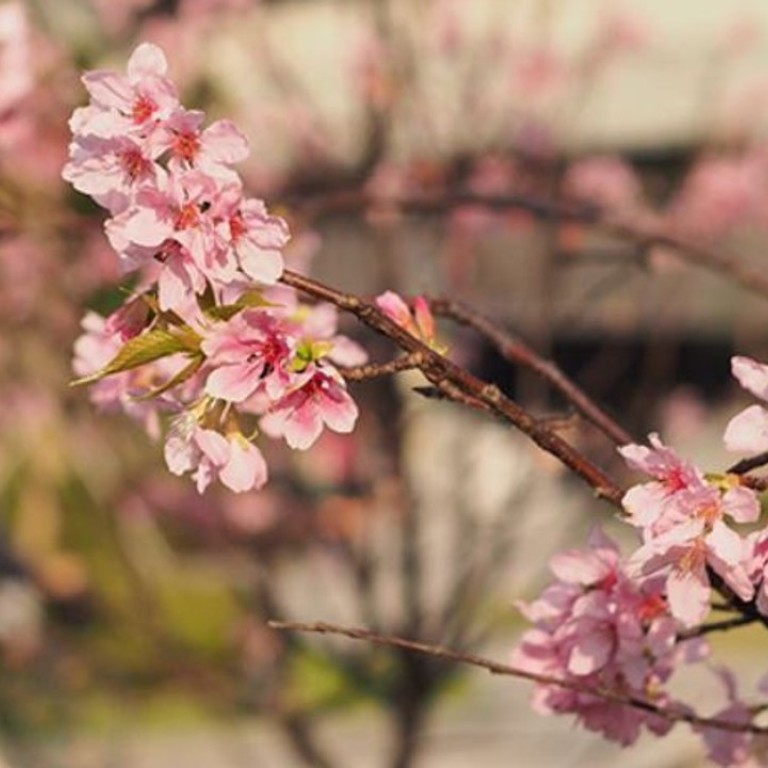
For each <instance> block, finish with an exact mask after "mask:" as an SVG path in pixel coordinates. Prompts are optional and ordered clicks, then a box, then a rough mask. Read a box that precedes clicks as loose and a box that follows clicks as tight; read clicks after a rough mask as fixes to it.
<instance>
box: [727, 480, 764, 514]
mask: <svg viewBox="0 0 768 768" xmlns="http://www.w3.org/2000/svg"><path fill="white" fill-rule="evenodd" d="M723 511H724V512H725V513H726V514H728V515H730V516H731V517H732V518H733V519H734V520H735V521H736V522H737V523H754V522H755V521H756V520H757V519H758V518H759V517H760V501H759V499H758V498H757V494H756V493H755V492H754V491H753V490H752V489H751V488H745V487H744V486H739V487H738V488H731V489H730V490H728V491H726V492H725V494H724V496H723Z"/></svg>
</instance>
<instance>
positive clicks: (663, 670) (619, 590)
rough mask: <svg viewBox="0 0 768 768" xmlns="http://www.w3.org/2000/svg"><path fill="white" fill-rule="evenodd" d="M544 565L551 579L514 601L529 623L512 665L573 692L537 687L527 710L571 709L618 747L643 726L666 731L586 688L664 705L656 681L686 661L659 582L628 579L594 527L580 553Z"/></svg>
mask: <svg viewBox="0 0 768 768" xmlns="http://www.w3.org/2000/svg"><path fill="white" fill-rule="evenodd" d="M550 567H551V569H552V572H553V573H554V575H555V577H556V579H557V581H555V583H554V584H552V585H551V586H549V587H548V588H547V589H546V590H545V591H544V593H543V595H542V596H541V597H540V598H539V599H538V600H535V601H534V602H532V603H529V604H525V603H520V604H519V607H520V609H521V610H522V612H523V614H524V615H525V616H526V618H528V619H529V620H530V621H532V622H534V628H533V629H531V630H529V631H527V632H526V633H525V634H524V635H523V637H522V639H521V641H520V643H519V645H518V646H517V648H516V649H515V652H514V654H513V657H512V663H513V665H514V666H517V667H519V668H522V669H525V670H526V671H529V672H534V673H537V674H544V675H549V676H552V677H556V678H558V679H562V680H564V681H569V682H573V683H578V686H579V690H578V691H577V690H572V689H566V688H562V687H560V686H556V685H549V684H538V685H537V686H536V691H535V694H534V699H533V706H534V708H535V709H536V710H537V711H539V712H541V713H544V714H546V713H555V712H557V713H562V712H571V713H574V714H575V715H576V716H577V717H578V718H579V720H580V721H581V722H582V724H583V725H584V726H585V727H586V728H588V729H590V730H595V731H599V732H601V733H602V734H603V735H604V736H605V737H606V738H609V739H611V740H614V741H618V742H619V743H621V744H623V745H628V744H632V743H634V742H635V741H636V740H637V738H638V737H639V735H640V733H641V730H642V728H643V727H646V728H648V729H649V730H651V731H652V732H654V733H657V734H662V733H666V731H668V730H669V728H670V727H671V724H670V723H669V721H666V720H664V719H663V718H661V717H659V716H657V715H654V714H653V713H648V712H645V711H643V710H639V709H636V708H632V707H629V706H622V705H618V704H616V703H615V702H610V701H607V700H606V699H604V698H602V697H600V696H599V695H597V694H594V693H590V690H594V689H598V688H608V689H610V690H612V691H616V692H620V693H623V694H625V695H629V696H635V697H639V698H642V699H644V700H647V701H654V702H656V703H657V704H665V703H668V701H669V699H668V696H666V695H665V694H663V693H662V692H661V685H662V684H663V683H664V682H666V681H667V680H668V679H669V677H670V675H671V674H672V671H673V670H674V669H675V667H676V666H677V665H678V664H679V663H680V662H681V661H685V660H686V659H685V656H684V653H683V650H682V646H681V645H680V644H678V643H677V640H676V632H677V629H678V626H679V625H678V622H677V621H676V620H675V618H674V617H673V616H672V615H671V614H670V612H669V609H668V607H667V602H666V599H665V597H664V592H663V580H662V579H659V578H656V577H652V578H646V579H637V578H635V577H633V576H630V575H629V573H628V572H627V570H626V568H625V566H624V565H622V562H621V555H620V552H619V550H618V547H617V546H616V544H615V543H614V542H613V541H612V540H611V539H610V538H609V537H607V536H606V535H605V534H603V533H602V532H601V531H599V530H596V531H595V532H593V534H592V535H591V537H590V540H589V549H588V550H586V551H579V550H572V551H569V552H566V553H563V554H560V555H556V556H555V557H554V558H553V559H552V561H551V566H550ZM683 645H685V644H683ZM698 655H699V656H700V655H701V652H700V651H699V654H698ZM695 656H696V655H695V654H691V655H690V658H695ZM688 660H690V659H688Z"/></svg>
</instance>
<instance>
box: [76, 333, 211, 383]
mask: <svg viewBox="0 0 768 768" xmlns="http://www.w3.org/2000/svg"><path fill="white" fill-rule="evenodd" d="M189 331H190V332H189V333H186V334H184V335H183V336H182V335H179V334H178V333H171V332H170V331H167V330H163V329H160V328H157V329H155V330H153V331H148V332H147V333H142V334H141V335H140V336H134V338H132V339H130V340H129V341H127V342H126V343H125V344H124V345H123V347H122V348H121V349H120V351H119V352H118V353H117V354H116V355H115V357H114V358H113V359H112V360H111V361H110V362H109V363H107V365H105V366H104V367H103V368H102V369H101V370H100V371H96V373H92V374H90V375H89V376H84V377H83V378H81V379H77V380H76V381H73V382H72V385H73V386H79V385H81V384H91V383H93V382H94V381H99V380H100V379H103V378H104V377H105V376H109V375H111V374H113V373H121V372H123V371H130V370H131V369H133V368H138V367H139V366H140V365H145V364H146V363H151V362H154V361H155V360H159V359H160V358H162V357H168V355H173V354H175V353H176V352H196V351H197V350H198V349H199V344H200V341H199V337H197V335H196V334H194V332H193V331H192V329H189ZM196 339H197V340H196Z"/></svg>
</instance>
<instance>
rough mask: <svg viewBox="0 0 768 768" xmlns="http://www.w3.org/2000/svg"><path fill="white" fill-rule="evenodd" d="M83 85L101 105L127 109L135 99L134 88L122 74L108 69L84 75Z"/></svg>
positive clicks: (120, 109) (119, 109)
mask: <svg viewBox="0 0 768 768" xmlns="http://www.w3.org/2000/svg"><path fill="white" fill-rule="evenodd" d="M82 80H83V85H85V88H86V90H87V91H88V93H89V94H90V96H91V98H92V99H93V100H94V101H95V102H97V103H98V104H99V105H100V106H104V107H108V108H110V109H116V110H118V111H124V110H126V109H127V108H128V107H129V106H130V104H131V102H132V101H133V88H131V85H130V83H129V82H128V81H127V80H126V79H125V77H123V76H122V75H118V74H117V73H116V72H109V71H107V70H95V71H93V72H87V73H86V74H84V75H83V78H82Z"/></svg>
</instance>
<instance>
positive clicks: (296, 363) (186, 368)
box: [63, 44, 366, 492]
mask: <svg viewBox="0 0 768 768" xmlns="http://www.w3.org/2000/svg"><path fill="white" fill-rule="evenodd" d="M83 82H84V83H85V86H86V88H87V90H88V92H89V94H90V97H91V100H90V103H89V104H88V106H86V107H82V108H79V109H77V110H76V111H75V113H74V115H73V116H72V119H71V122H70V125H71V128H72V132H73V140H72V143H71V145H70V159H69V162H68V163H67V164H66V166H65V168H64V171H63V175H64V178H65V179H67V180H68V181H70V182H71V183H72V184H73V186H74V187H75V188H76V189H77V190H79V191H80V192H83V193H85V194H88V195H90V196H91V197H93V198H94V200H96V202H98V203H99V204H100V205H102V206H103V207H104V208H106V209H107V211H108V212H109V214H110V218H109V219H108V221H107V222H106V233H107V237H108V239H109V241H110V244H111V245H112V247H113V248H114V250H115V251H116V252H117V254H118V256H119V258H120V260H121V262H122V264H123V267H124V268H125V269H126V270H131V271H136V272H137V274H138V277H137V288H136V289H135V295H133V296H132V297H131V298H130V299H129V300H128V301H127V302H126V303H125V304H124V306H123V307H121V308H120V309H119V310H117V312H115V313H114V314H112V315H111V316H110V317H109V318H107V319H106V320H105V319H103V318H99V317H97V316H94V315H89V316H88V317H87V318H86V321H85V323H84V328H85V331H86V332H85V334H84V336H82V337H81V338H80V340H79V341H78V343H77V345H76V360H75V370H76V372H77V373H78V374H79V375H81V376H82V377H84V378H85V379H86V380H89V381H93V382H95V386H94V388H93V390H92V391H93V397H94V399H95V400H96V401H97V402H99V403H100V404H101V405H103V406H108V407H114V406H119V407H121V408H122V409H124V410H126V411H127V412H129V413H130V414H132V415H134V416H137V417H139V418H141V419H142V420H143V421H144V423H145V425H146V426H147V427H148V429H149V430H150V432H151V433H154V434H158V433H159V431H160V430H159V414H160V413H161V412H167V413H170V414H173V421H172V425H171V427H170V430H169V431H168V433H167V437H166V442H165V458H166V462H167V464H168V467H169V468H170V469H171V471H172V472H174V473H176V474H184V473H186V472H192V473H193V476H194V479H195V481H196V483H197V487H198V490H200V491H201V492H202V491H203V490H204V489H205V488H206V487H207V486H208V485H209V483H210V482H211V481H212V480H213V479H214V478H216V477H218V478H219V479H220V480H221V482H223V483H224V484H225V485H226V486H227V487H229V488H230V489H232V490H235V491H244V490H248V489H251V488H260V487H261V486H263V485H264V483H265V482H266V479H267V468H266V464H265V461H264V458H263V456H262V454H261V452H260V450H259V448H258V447H257V446H256V445H255V443H254V442H253V440H252V436H253V435H254V434H255V433H256V431H257V430H260V431H261V432H264V433H266V434H268V435H270V436H272V437H275V438H277V437H281V438H284V439H285V441H286V442H287V443H288V444H289V445H290V446H291V447H293V448H300V449H303V448H308V447H309V446H310V445H312V444H313V443H314V442H315V440H316V439H317V438H318V437H319V436H320V434H321V432H322V431H323V429H324V428H325V427H327V428H329V429H331V430H334V431H337V432H342V433H344V432H349V431H351V430H352V428H353V426H354V424H355V421H356V419H357V407H356V406H355V404H354V402H353V401H352V399H351V397H350V396H349V394H348V392H347V390H346V386H345V382H344V379H343V378H342V376H341V374H340V373H339V370H338V368H337V367H336V366H337V365H357V364H360V363H363V362H365V359H366V355H365V352H364V351H363V350H362V348H360V347H359V346H358V345H357V344H355V343H354V342H352V341H351V340H350V339H347V338H346V337H343V336H340V335H339V334H338V333H337V332H336V331H337V314H336V310H335V308H333V307H332V306H330V305H317V306H314V307H309V306H305V305H302V304H301V303H300V302H299V301H298V299H297V297H296V295H295V293H294V292H293V291H291V290H289V289H287V288H284V287H278V286H277V285H276V284H277V282H278V280H279V278H280V276H281V274H282V272H283V256H282V250H283V248H284V246H285V245H286V244H287V242H288V239H289V233H288V227H287V224H286V223H285V221H283V220H282V219H281V218H279V217H276V216H272V215H270V214H269V213H268V212H267V209H266V206H265V205H264V203H263V202H262V201H261V200H257V199H253V198H248V197H246V196H245V195H244V192H243V186H242V182H241V180H240V177H239V176H238V174H237V172H236V171H235V170H234V169H233V167H232V166H233V165H234V164H235V163H237V162H239V161H241V160H243V159H244V158H245V157H246V156H247V154H248V146H247V143H246V140H245V138H244V137H243V136H242V134H241V133H240V132H239V131H238V129H237V128H236V127H235V126H234V125H233V124H232V123H231V122H230V121H227V120H219V121H217V122H215V123H213V124H212V125H210V126H208V127H207V128H205V127H204V126H203V120H204V115H203V114H202V113H201V112H198V111H189V110H186V109H184V107H183V106H182V105H181V104H180V103H179V99H178V95H177V92H176V88H175V86H174V84H173V82H172V81H171V80H170V79H169V78H168V76H167V63H166V60H165V57H164V55H163V53H162V51H161V50H160V49H159V48H157V47H155V46H152V45H149V44H143V45H140V46H139V47H138V48H137V49H136V51H135V52H134V53H133V55H132V57H131V59H130V61H129V63H128V68H127V73H126V74H125V75H123V74H118V73H116V72H112V71H95V72H89V73H87V74H86V75H85V76H84V78H83ZM248 420H253V421H255V424H257V425H258V426H256V425H255V424H254V426H252V427H250V428H246V426H245V424H246V422H247V421H248Z"/></svg>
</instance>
